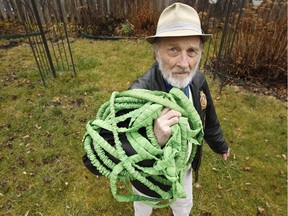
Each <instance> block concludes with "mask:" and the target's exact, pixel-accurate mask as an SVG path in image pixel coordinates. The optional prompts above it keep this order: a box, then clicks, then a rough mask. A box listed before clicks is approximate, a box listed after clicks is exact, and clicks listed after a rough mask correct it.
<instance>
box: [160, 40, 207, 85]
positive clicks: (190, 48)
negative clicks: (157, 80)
mask: <svg viewBox="0 0 288 216" xmlns="http://www.w3.org/2000/svg"><path fill="white" fill-rule="evenodd" d="M157 49H158V50H157ZM201 54H202V50H201V40H200V37H197V36H191V37H167V38H161V39H160V41H159V42H158V44H157V45H156V52H155V56H156V60H157V61H158V63H159V67H160V70H161V72H162V75H163V77H164V78H165V79H166V81H167V82H168V83H170V84H171V85H172V86H174V87H178V88H185V87H186V86H187V85H188V84H189V83H190V81H191V79H192V78H193V76H194V74H195V72H196V70H197V68H198V65H199V62H200V59H201Z"/></svg>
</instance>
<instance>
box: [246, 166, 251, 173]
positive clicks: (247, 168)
mask: <svg viewBox="0 0 288 216" xmlns="http://www.w3.org/2000/svg"><path fill="white" fill-rule="evenodd" d="M251 170H252V167H250V166H247V167H244V171H247V172H249V171H251Z"/></svg>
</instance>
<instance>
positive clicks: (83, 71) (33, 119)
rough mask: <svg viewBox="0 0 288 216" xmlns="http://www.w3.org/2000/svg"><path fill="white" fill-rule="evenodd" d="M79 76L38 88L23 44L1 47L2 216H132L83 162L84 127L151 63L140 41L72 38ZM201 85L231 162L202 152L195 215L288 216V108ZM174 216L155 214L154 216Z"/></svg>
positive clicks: (66, 74) (149, 52) (228, 89)
mask: <svg viewBox="0 0 288 216" xmlns="http://www.w3.org/2000/svg"><path fill="white" fill-rule="evenodd" d="M71 46H72V51H73V56H74V60H75V63H76V68H77V77H72V76H71V73H69V72H65V71H62V72H58V73H57V74H58V77H57V79H53V78H52V77H50V78H49V79H48V81H47V88H44V87H43V85H42V83H41V79H40V76H39V74H38V71H37V67H36V64H35V61H34V58H33V55H32V52H31V50H30V47H29V45H28V44H27V43H21V44H20V45H18V46H16V47H13V48H9V49H0V62H1V63H0V112H1V118H0V166H1V170H0V215H5V216H6V215H7V216H10V215H11V216H12V215H15V216H18V215H25V216H27V215H53V216H54V215H57V216H58V215H59V216H62V215H67V216H68V215H80V216H82V215H87V216H88V215H101V216H102V215H107V216H109V215H133V206H132V203H119V202H117V201H116V200H115V199H114V198H113V196H112V195H111V193H110V188H109V180H108V179H106V178H104V177H96V176H94V175H92V174H91V173H89V171H88V170H87V169H86V168H85V167H84V166H83V164H82V160H81V158H82V155H83V150H82V146H81V141H82V137H83V135H84V132H85V125H86V123H87V121H88V120H90V119H93V118H94V117H95V115H96V113H97V110H98V109H99V107H100V106H101V105H102V104H103V103H104V102H105V101H107V100H108V99H109V97H110V95H111V93H112V92H113V91H123V90H126V89H127V88H128V87H129V86H130V84H131V82H133V80H135V79H136V78H137V77H139V76H140V75H141V74H143V73H144V72H145V71H146V70H147V69H148V68H149V67H150V65H151V63H152V62H153V55H152V50H151V47H150V46H149V45H147V44H146V43H145V41H142V40H139V41H137V40H135V41H129V40H121V41H97V40H86V39H72V43H71ZM207 79H208V81H209V85H210V88H211V91H212V95H213V98H214V101H215V106H216V109H217V112H218V116H219V119H220V122H221V125H222V129H223V131H224V134H225V137H226V139H227V141H228V143H229V145H230V147H231V150H232V155H231V157H230V158H229V160H228V161H225V162H224V161H222V160H221V159H220V157H219V156H218V155H216V154H214V153H213V152H212V151H211V150H210V149H209V147H208V145H206V144H204V145H205V146H204V154H203V160H202V166H201V171H200V178H199V181H198V182H197V183H196V184H194V188H193V190H194V207H193V211H192V214H191V215H197V216H198V215H199V216H200V215H201V216H202V215H213V216H233V215H235V216H236V215H237V216H242V215H243V216H249V215H251V216H254V215H271V216H282V215H283V216H285V215H287V196H286V195H287V117H286V114H287V111H286V109H287V103H286V102H283V101H280V100H277V99H275V98H273V97H270V96H264V95H258V94H254V93H250V92H248V91H246V90H245V89H242V88H238V87H235V86H225V87H224V89H223V91H222V94H221V95H219V94H218V92H219V83H218V81H217V80H216V81H215V80H212V79H211V78H210V76H209V75H208V74H207ZM169 214H171V211H170V209H169V208H167V209H157V210H156V211H154V213H153V215H155V216H157V215H158V216H160V215H161V216H164V215H165V216H166V215H169Z"/></svg>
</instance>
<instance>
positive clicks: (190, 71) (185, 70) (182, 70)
mask: <svg viewBox="0 0 288 216" xmlns="http://www.w3.org/2000/svg"><path fill="white" fill-rule="evenodd" d="M171 73H172V74H180V73H192V70H190V69H182V68H173V69H172V71H171Z"/></svg>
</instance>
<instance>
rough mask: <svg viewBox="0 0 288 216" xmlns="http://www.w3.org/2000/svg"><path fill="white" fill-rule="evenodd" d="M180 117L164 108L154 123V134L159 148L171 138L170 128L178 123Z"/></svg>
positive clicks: (178, 113)
mask: <svg viewBox="0 0 288 216" xmlns="http://www.w3.org/2000/svg"><path fill="white" fill-rule="evenodd" d="M180 116H181V113H180V112H178V111H175V110H170V109H169V108H164V109H163V110H162V112H161V114H160V116H159V117H158V118H157V119H156V120H155V121H154V134H155V136H156V139H157V141H158V143H159V144H160V145H161V146H164V145H165V144H166V143H167V141H168V140H169V138H170V137H171V135H172V130H171V126H172V125H174V124H177V123H178V122H179V117H180Z"/></svg>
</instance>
